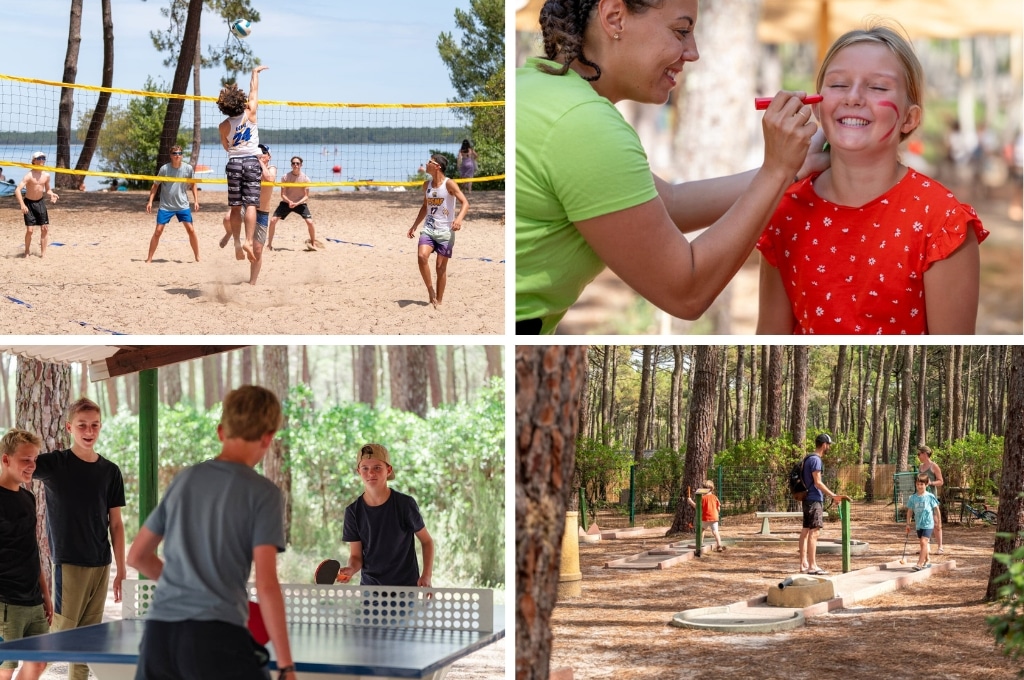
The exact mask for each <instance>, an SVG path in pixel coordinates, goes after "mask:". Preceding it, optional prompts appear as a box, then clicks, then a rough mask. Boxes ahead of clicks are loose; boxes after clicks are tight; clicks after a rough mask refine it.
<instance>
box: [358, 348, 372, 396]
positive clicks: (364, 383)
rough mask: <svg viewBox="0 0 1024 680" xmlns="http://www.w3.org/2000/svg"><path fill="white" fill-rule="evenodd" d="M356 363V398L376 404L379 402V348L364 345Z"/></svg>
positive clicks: (359, 350) (360, 349)
mask: <svg viewBox="0 0 1024 680" xmlns="http://www.w3.org/2000/svg"><path fill="white" fill-rule="evenodd" d="M357 362H358V363H357V364H356V385H357V386H358V388H357V392H358V396H357V397H356V399H357V400H358V401H360V402H362V403H364V404H369V405H370V406H374V405H375V404H376V403H377V348H376V347H374V346H373V345H362V346H360V347H359V349H358V354H357Z"/></svg>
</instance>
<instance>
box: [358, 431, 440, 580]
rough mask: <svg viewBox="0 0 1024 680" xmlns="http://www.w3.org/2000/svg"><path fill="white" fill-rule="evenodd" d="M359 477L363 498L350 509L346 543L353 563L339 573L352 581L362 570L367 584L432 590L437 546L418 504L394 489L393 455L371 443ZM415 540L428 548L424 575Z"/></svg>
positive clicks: (364, 453) (363, 455) (363, 454)
mask: <svg viewBox="0 0 1024 680" xmlns="http://www.w3.org/2000/svg"><path fill="white" fill-rule="evenodd" d="M356 472H357V473H358V474H359V476H360V477H362V479H363V487H364V490H363V494H362V495H361V496H360V497H359V498H357V499H356V500H355V502H354V503H352V504H351V505H349V506H348V507H347V508H345V528H344V531H343V533H342V540H343V541H345V542H346V543H348V544H349V558H348V564H347V565H345V566H344V567H342V568H341V570H340V571H339V572H338V580H339V581H348V580H349V579H350V578H352V575H353V574H355V573H356V572H357V571H359V570H360V569H362V571H363V573H362V581H361V584H362V585H380V586H421V587H424V588H429V587H430V577H431V574H432V573H433V570H434V541H433V539H432V538H431V537H430V534H429V533H428V532H427V529H426V527H425V526H424V524H423V517H422V516H421V515H420V509H419V506H418V505H416V499H414V498H413V497H412V496H408V495H406V494H404V493H400V492H398V491H395V490H393V489H390V488H388V481H389V480H392V479H394V478H395V471H394V469H393V468H392V467H391V460H390V458H389V456H388V450H387V449H386V448H384V447H383V446H381V445H380V444H367V445H365V446H363V447H362V448H361V449H360V450H359V459H358V461H357V463H356ZM413 536H415V537H416V538H418V539H419V541H420V545H421V546H422V547H423V573H422V574H421V573H420V571H419V565H418V563H417V561H416V547H415V544H414V542H413V540H412V539H413Z"/></svg>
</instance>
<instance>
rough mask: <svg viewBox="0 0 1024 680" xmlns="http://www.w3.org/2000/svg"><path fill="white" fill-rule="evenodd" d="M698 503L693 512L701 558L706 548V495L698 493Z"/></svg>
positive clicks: (698, 551)
mask: <svg viewBox="0 0 1024 680" xmlns="http://www.w3.org/2000/svg"><path fill="white" fill-rule="evenodd" d="M696 503H697V507H696V508H695V509H694V511H693V512H694V515H693V526H694V529H695V530H696V532H697V541H696V545H697V551H696V552H697V557H700V555H701V550H702V549H703V548H704V494H703V493H702V492H700V491H698V492H697V500H696Z"/></svg>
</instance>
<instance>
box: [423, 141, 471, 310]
mask: <svg viewBox="0 0 1024 680" xmlns="http://www.w3.org/2000/svg"><path fill="white" fill-rule="evenodd" d="M447 168H448V158H447V157H445V156H444V155H443V154H439V153H436V154H434V155H433V156H431V157H430V160H429V161H427V166H426V171H427V174H428V175H430V178H429V179H427V180H425V181H424V182H423V205H422V206H420V212H419V214H418V215H416V221H415V222H413V223H412V227H411V228H410V229H409V234H408V236H409V238H415V236H416V227H418V226H419V224H420V222H424V220H426V221H425V222H424V224H423V231H422V232H420V240H419V242H418V243H417V244H416V245H417V247H416V263H417V264H418V265H419V268H420V276H422V277H423V283H425V284H426V285H427V295H428V296H429V297H430V304H431V305H433V306H434V309H440V308H441V301H442V300H443V298H444V286H445V284H446V283H447V282H448V260H450V259H451V257H452V250H453V249H454V248H455V232H457V231H458V230H459V229H462V220H464V219H465V218H466V212H467V211H468V210H469V203H468V202H467V201H466V197H465V196H464V195H463V193H462V189H460V188H459V185H458V184H456V183H455V182H454V180H450V179H448V178H447V177H445V174H444V173H445V170H446V169H447ZM456 199H458V201H459V203H461V204H462V207H461V209H460V210H459V213H458V214H457V215H456V214H455V200H456ZM433 252H436V253H437V263H436V265H435V268H436V269H437V288H436V290H435V288H434V285H433V283H432V282H431V277H430V253H433Z"/></svg>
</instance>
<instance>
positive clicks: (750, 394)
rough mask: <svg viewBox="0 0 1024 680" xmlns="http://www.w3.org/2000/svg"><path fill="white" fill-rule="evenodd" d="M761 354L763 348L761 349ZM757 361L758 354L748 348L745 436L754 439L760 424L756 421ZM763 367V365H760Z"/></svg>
mask: <svg viewBox="0 0 1024 680" xmlns="http://www.w3.org/2000/svg"><path fill="white" fill-rule="evenodd" d="M761 350H762V352H763V351H764V346H763V345H762V347H761ZM757 359H758V353H757V352H755V351H754V347H753V346H751V348H750V383H749V387H748V388H747V436H748V437H756V436H757V432H758V428H759V427H760V424H759V423H758V421H757V414H758V409H759V408H760V406H758V404H757V397H758V395H759V394H760V390H758V389H757V386H758V385H760V383H759V382H758V378H757V365H758V364H757ZM762 366H763V364H762Z"/></svg>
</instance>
